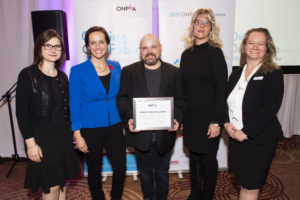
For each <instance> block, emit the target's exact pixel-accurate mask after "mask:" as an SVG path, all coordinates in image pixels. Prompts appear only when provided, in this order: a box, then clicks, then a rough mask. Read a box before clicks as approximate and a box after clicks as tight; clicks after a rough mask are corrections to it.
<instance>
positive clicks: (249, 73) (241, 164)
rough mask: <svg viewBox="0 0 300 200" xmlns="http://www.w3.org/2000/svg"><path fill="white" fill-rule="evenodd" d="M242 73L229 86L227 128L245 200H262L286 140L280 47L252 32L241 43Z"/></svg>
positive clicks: (268, 37) (261, 30)
mask: <svg viewBox="0 0 300 200" xmlns="http://www.w3.org/2000/svg"><path fill="white" fill-rule="evenodd" d="M240 51H241V58H240V66H241V67H240V68H239V69H238V70H236V71H234V72H233V73H232V74H231V75H230V78H229V83H228V98H227V105H228V115H227V117H228V123H225V124H224V127H225V129H226V131H227V133H228V134H229V136H230V138H231V139H230V140H229V152H230V153H229V155H230V160H231V167H232V171H233V173H234V175H235V177H236V178H237V180H238V181H239V183H240V184H241V191H240V199H241V200H243V199H247V200H248V199H257V198H258V194H259V189H260V188H261V187H262V186H263V185H264V183H265V180H266V177H267V175H268V170H269V168H270V164H271V162H272V159H273V157H274V153H275V149H276V144H277V140H278V138H281V137H283V132H282V129H281V125H280V123H279V121H278V119H277V117H276V114H277V112H278V110H279V108H280V105H281V102H282V97H283V89H284V88H283V75H282V72H281V70H280V69H279V67H278V66H277V65H276V64H275V63H274V62H273V58H274V57H275V55H276V49H275V45H274V43H273V40H272V37H271V35H270V33H269V31H268V30H267V29H265V28H255V29H251V30H249V31H248V32H247V33H246V34H245V37H244V39H243V41H242V43H241V48H240Z"/></svg>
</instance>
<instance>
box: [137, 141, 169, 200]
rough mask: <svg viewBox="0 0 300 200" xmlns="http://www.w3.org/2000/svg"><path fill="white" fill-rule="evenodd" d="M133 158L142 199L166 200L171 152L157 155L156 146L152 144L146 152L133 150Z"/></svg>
mask: <svg viewBox="0 0 300 200" xmlns="http://www.w3.org/2000/svg"><path fill="white" fill-rule="evenodd" d="M135 156H136V162H137V167H138V170H139V173H140V176H141V185H142V191H143V194H144V199H147V200H154V199H157V200H166V199H167V197H168V193H169V163H170V159H171V151H170V152H168V153H166V154H163V155H159V152H158V148H157V145H156V143H153V144H152V145H151V146H150V149H149V150H148V151H140V150H138V149H135Z"/></svg>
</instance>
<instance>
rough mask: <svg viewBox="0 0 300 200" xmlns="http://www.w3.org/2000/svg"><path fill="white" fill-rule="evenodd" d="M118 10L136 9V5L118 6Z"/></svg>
mask: <svg viewBox="0 0 300 200" xmlns="http://www.w3.org/2000/svg"><path fill="white" fill-rule="evenodd" d="M116 10H117V11H136V8H135V6H132V5H129V6H117V7H116Z"/></svg>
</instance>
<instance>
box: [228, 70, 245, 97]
mask: <svg viewBox="0 0 300 200" xmlns="http://www.w3.org/2000/svg"><path fill="white" fill-rule="evenodd" d="M242 72H243V68H239V69H237V70H236V71H235V72H232V73H233V74H232V76H231V79H230V80H229V85H228V91H227V94H228V95H229V94H230V93H231V92H232V90H233V88H234V87H235V85H236V84H237V82H238V81H239V79H240V77H241V75H242Z"/></svg>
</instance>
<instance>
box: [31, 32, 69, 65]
mask: <svg viewBox="0 0 300 200" xmlns="http://www.w3.org/2000/svg"><path fill="white" fill-rule="evenodd" d="M52 38H57V39H58V40H59V42H60V45H61V46H62V49H61V57H60V58H59V59H58V60H57V61H56V62H55V68H57V69H59V68H60V67H61V66H62V65H63V64H64V62H65V60H66V52H65V46H64V43H63V41H62V38H61V37H60V35H59V34H58V33H57V32H56V31H55V30H53V29H47V30H45V31H43V32H42V33H41V34H40V35H39V36H38V37H37V39H36V40H35V44H34V60H33V65H39V64H40V63H42V62H43V60H44V58H43V56H42V47H43V45H44V44H45V43H46V42H48V41H49V40H51V39H52Z"/></svg>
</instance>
